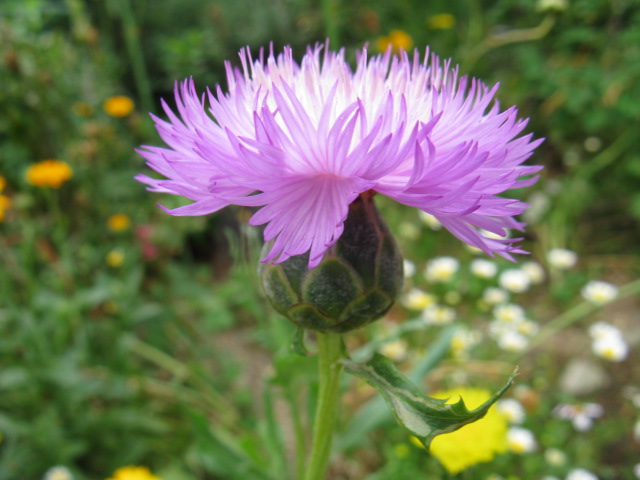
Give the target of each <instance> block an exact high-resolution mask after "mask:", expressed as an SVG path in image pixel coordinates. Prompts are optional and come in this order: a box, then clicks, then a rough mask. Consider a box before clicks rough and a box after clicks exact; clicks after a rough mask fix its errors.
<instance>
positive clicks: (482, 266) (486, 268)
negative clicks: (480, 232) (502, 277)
mask: <svg viewBox="0 0 640 480" xmlns="http://www.w3.org/2000/svg"><path fill="white" fill-rule="evenodd" d="M469 270H471V273H473V274H474V275H475V276H476V277H478V278H493V277H495V276H496V273H498V266H497V265H496V264H495V263H494V262H492V261H491V260H486V259H484V258H476V259H475V260H472V261H471V264H470V265H469Z"/></svg>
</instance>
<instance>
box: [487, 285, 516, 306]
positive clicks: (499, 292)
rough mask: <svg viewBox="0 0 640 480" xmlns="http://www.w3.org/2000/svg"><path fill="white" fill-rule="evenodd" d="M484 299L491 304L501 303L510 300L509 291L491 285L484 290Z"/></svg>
mask: <svg viewBox="0 0 640 480" xmlns="http://www.w3.org/2000/svg"><path fill="white" fill-rule="evenodd" d="M482 299H483V300H484V301H485V302H487V303H488V304H489V305H500V304H502V303H506V302H508V301H509V292H507V291H506V290H505V289H504V288H498V287H489V288H486V289H485V290H484V292H482Z"/></svg>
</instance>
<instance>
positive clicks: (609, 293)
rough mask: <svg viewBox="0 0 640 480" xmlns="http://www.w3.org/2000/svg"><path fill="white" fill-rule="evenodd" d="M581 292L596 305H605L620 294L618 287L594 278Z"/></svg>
mask: <svg viewBox="0 0 640 480" xmlns="http://www.w3.org/2000/svg"><path fill="white" fill-rule="evenodd" d="M580 293H582V296H583V297H584V298H585V300H587V301H589V302H591V303H593V304H594V305H605V304H607V303H609V302H611V301H612V300H615V298H616V297H617V296H618V287H616V286H615V285H612V284H610V283H607V282H602V281H600V280H593V281H591V282H589V283H587V284H586V285H585V286H584V287H582V290H581V292H580Z"/></svg>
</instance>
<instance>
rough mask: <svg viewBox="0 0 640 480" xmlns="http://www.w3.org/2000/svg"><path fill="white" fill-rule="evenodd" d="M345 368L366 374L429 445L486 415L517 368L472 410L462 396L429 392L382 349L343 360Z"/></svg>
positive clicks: (401, 418)
mask: <svg viewBox="0 0 640 480" xmlns="http://www.w3.org/2000/svg"><path fill="white" fill-rule="evenodd" d="M343 364H344V367H345V370H346V371H347V372H349V373H351V374H352V375H355V376H357V377H360V378H362V379H363V380H365V381H367V382H368V383H369V384H370V385H371V386H373V387H374V388H376V389H377V390H378V391H379V392H380V394H382V396H383V397H384V399H385V401H386V402H387V405H389V408H391V410H392V412H393V414H394V416H395V417H396V420H397V421H398V423H399V424H400V425H402V426H403V427H404V428H406V429H407V430H408V431H409V432H410V433H411V434H412V435H414V436H415V437H417V438H419V439H420V441H421V442H422V443H423V444H424V446H425V447H426V448H429V445H430V444H431V441H432V440H433V439H434V438H435V437H436V436H437V435H441V434H443V433H450V432H453V431H455V430H457V429H459V428H460V427H463V426H464V425H467V424H469V423H472V422H475V421H476V420H480V419H481V418H482V417H484V416H485V414H486V413H487V411H488V410H489V408H490V407H491V405H493V404H494V403H495V402H496V401H497V400H498V399H499V398H500V397H501V396H502V395H503V394H504V392H505V391H506V390H507V389H508V388H509V387H510V386H511V385H512V384H513V379H514V377H515V375H516V372H514V373H513V375H511V377H510V378H509V380H508V381H507V383H506V384H505V385H504V387H502V388H501V389H500V391H499V392H497V393H496V394H495V395H494V396H493V397H491V398H490V399H489V400H487V401H486V402H485V403H483V404H482V405H480V406H479V407H478V408H476V409H474V410H469V409H468V408H467V407H466V405H465V403H464V400H463V399H462V398H461V399H460V400H459V401H457V402H456V403H451V404H447V400H448V399H444V400H441V399H437V398H431V397H427V396H425V395H424V394H423V393H422V392H421V391H420V390H419V389H418V388H417V387H416V386H415V385H414V384H413V383H411V382H410V381H409V380H408V379H407V378H406V377H405V376H404V375H402V373H400V372H399V371H398V369H396V367H395V366H394V365H393V363H392V362H391V361H390V360H389V359H388V358H386V357H385V356H383V355H380V354H378V353H376V354H374V355H373V357H372V358H371V359H370V360H369V361H368V362H366V363H356V362H353V361H351V360H343Z"/></svg>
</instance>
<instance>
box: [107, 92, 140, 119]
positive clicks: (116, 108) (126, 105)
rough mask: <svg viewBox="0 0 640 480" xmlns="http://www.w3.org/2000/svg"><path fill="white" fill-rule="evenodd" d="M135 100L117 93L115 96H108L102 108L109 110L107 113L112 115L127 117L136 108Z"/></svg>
mask: <svg viewBox="0 0 640 480" xmlns="http://www.w3.org/2000/svg"><path fill="white" fill-rule="evenodd" d="M134 106H135V105H134V103H133V100H131V99H130V98H129V97H125V96H123V95H116V96H115V97H111V98H108V99H107V100H105V102H104V104H103V105H102V108H104V111H105V112H107V115H111V116H112V117H117V118H120V117H126V116H127V115H129V114H130V113H131V112H133V108H134Z"/></svg>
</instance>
